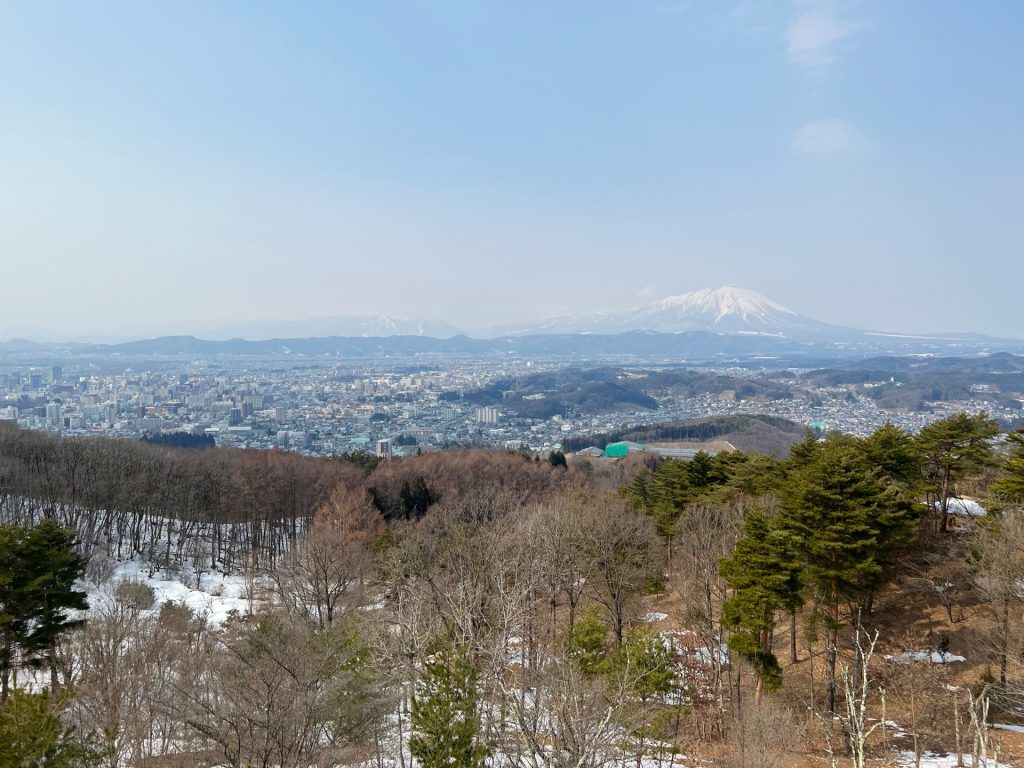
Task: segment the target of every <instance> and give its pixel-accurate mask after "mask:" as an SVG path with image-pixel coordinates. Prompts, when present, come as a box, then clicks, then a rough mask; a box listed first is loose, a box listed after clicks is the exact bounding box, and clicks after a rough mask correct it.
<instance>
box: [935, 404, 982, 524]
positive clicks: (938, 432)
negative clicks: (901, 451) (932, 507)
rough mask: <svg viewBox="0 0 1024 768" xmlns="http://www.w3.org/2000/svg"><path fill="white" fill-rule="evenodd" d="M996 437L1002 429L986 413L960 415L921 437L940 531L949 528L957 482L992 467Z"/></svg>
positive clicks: (937, 425)
mask: <svg viewBox="0 0 1024 768" xmlns="http://www.w3.org/2000/svg"><path fill="white" fill-rule="evenodd" d="M997 434H999V425H998V424H997V423H996V421H995V419H990V418H989V417H988V414H986V413H981V414H978V415H975V416H972V415H970V414H966V413H958V414H956V415H955V416H950V417H949V418H947V419H942V420H941V421H935V422H932V423H931V424H929V425H928V426H926V427H924V428H923V429H922V430H921V431H920V432H919V433H918V435H917V446H918V449H919V450H920V451H921V454H922V455H923V456H924V465H925V471H926V476H927V478H928V479H929V480H930V481H931V484H932V487H933V489H934V494H935V499H936V502H937V504H938V508H939V514H940V518H941V521H942V523H941V525H940V530H941V531H943V532H945V531H946V530H948V527H949V500H950V499H951V498H953V497H954V496H955V495H956V484H957V482H958V481H959V480H961V479H962V478H963V477H964V476H965V475H968V474H970V473H971V472H978V471H980V470H982V469H984V468H985V467H987V466H990V465H991V464H992V457H993V451H992V443H991V441H992V438H994V437H995V436H996V435H997Z"/></svg>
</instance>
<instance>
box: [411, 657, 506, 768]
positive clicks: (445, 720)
mask: <svg viewBox="0 0 1024 768" xmlns="http://www.w3.org/2000/svg"><path fill="white" fill-rule="evenodd" d="M476 687H477V673H476V669H475V668H474V667H473V665H472V663H471V662H470V660H469V658H468V655H467V653H466V650H465V649H464V648H462V647H461V646H458V645H454V644H453V643H451V642H446V643H440V644H435V645H434V646H433V648H432V649H431V651H430V656H429V657H428V659H427V661H426V662H425V663H424V669H423V676H422V677H421V678H420V680H419V682H418V683H417V685H416V695H415V696H414V697H413V701H412V729H413V731H414V735H413V736H412V737H411V738H410V739H409V751H410V753H411V754H412V756H413V757H415V758H416V759H417V760H418V761H419V762H420V765H422V766H423V768H482V767H483V764H484V760H485V759H486V757H487V755H488V754H489V750H488V749H487V747H485V746H484V745H483V744H482V743H481V742H480V713H479V711H478V705H477V688H476Z"/></svg>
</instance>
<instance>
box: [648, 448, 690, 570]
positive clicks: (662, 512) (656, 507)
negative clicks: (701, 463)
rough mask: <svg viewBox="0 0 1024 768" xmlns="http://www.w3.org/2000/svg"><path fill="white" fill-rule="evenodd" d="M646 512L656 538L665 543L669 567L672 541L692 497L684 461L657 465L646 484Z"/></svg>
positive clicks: (687, 469) (671, 461)
mask: <svg viewBox="0 0 1024 768" xmlns="http://www.w3.org/2000/svg"><path fill="white" fill-rule="evenodd" d="M646 490H647V503H648V508H647V509H648V512H649V514H650V515H651V517H653V518H654V527H655V530H656V531H657V533H658V536H659V537H660V538H661V539H662V541H664V542H665V549H666V552H667V554H668V561H669V563H671V562H672V540H673V539H674V538H675V537H676V533H677V528H676V526H677V524H678V522H679V518H680V516H681V515H682V514H683V508H684V507H685V506H686V504H687V503H688V502H689V501H690V500H691V498H692V497H693V490H692V488H691V486H690V470H689V468H688V467H687V465H686V462H684V461H677V460H669V461H663V462H661V464H659V465H658V466H657V467H656V468H655V470H654V472H653V473H652V474H651V478H650V481H649V482H648V483H647V489H646Z"/></svg>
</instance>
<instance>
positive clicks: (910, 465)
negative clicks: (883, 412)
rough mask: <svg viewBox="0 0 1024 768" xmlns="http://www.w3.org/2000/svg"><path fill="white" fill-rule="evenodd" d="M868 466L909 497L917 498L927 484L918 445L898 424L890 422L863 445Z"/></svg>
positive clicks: (862, 442)
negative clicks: (921, 487)
mask: <svg viewBox="0 0 1024 768" xmlns="http://www.w3.org/2000/svg"><path fill="white" fill-rule="evenodd" d="M860 445H861V448H862V449H863V451H864V456H865V459H866V460H867V462H868V464H869V465H870V466H871V467H873V468H875V469H876V470H877V471H878V472H879V473H880V474H881V476H882V477H883V478H885V479H887V480H889V481H891V482H893V483H895V484H896V485H897V486H898V487H899V488H900V489H901V490H903V491H904V492H905V493H907V494H908V495H914V496H916V493H915V492H917V491H919V490H920V486H921V483H922V482H923V480H924V477H923V475H922V472H921V470H922V461H923V459H922V456H921V451H920V448H919V446H918V444H917V441H915V440H914V438H913V437H912V436H910V435H908V434H907V433H906V432H904V431H903V430H902V429H900V428H899V427H897V426H896V425H895V424H892V423H890V422H886V423H885V424H884V425H883V426H881V427H879V428H878V429H876V430H875V431H874V432H872V433H871V434H870V435H869V436H868V437H866V438H864V440H863V441H861V443H860Z"/></svg>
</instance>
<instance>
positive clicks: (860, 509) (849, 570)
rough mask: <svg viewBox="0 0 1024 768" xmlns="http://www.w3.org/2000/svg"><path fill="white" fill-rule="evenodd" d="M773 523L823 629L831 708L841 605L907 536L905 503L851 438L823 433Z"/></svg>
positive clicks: (865, 587) (909, 515)
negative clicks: (784, 537) (788, 545)
mask: <svg viewBox="0 0 1024 768" xmlns="http://www.w3.org/2000/svg"><path fill="white" fill-rule="evenodd" d="M779 524H780V528H782V529H784V530H786V531H787V532H788V534H789V535H790V536H791V537H792V538H791V541H792V543H793V547H794V550H793V551H794V553H795V554H796V556H797V558H798V559H799V561H800V563H801V565H802V574H803V580H804V583H805V584H807V585H808V586H810V587H812V588H813V589H814V592H815V594H816V596H817V599H818V603H819V610H820V611H821V619H822V622H823V625H824V627H825V632H826V674H827V686H828V708H829V711H830V712H834V711H835V703H836V686H835V666H836V655H837V652H838V640H839V630H840V628H841V626H842V623H841V620H840V606H841V605H842V604H843V603H844V602H846V601H858V600H860V601H867V600H869V599H870V597H871V595H873V594H874V592H875V591H876V590H877V589H878V588H879V587H880V586H881V585H882V584H883V583H884V581H885V579H886V577H887V572H886V565H887V563H888V562H889V560H890V558H891V556H892V553H894V552H896V551H898V550H899V548H900V547H902V546H904V545H905V544H907V543H908V542H909V541H911V540H912V539H913V536H914V532H915V530H916V529H915V516H914V513H913V509H912V507H911V506H910V505H909V504H908V503H907V502H906V501H905V500H904V499H901V498H900V496H899V493H898V491H897V490H896V489H895V488H894V487H893V486H892V485H891V484H886V483H884V482H882V481H881V480H880V479H879V478H878V477H877V476H876V475H875V474H874V473H873V472H872V471H871V470H870V468H869V467H867V466H866V464H865V462H864V459H863V452H862V451H861V450H860V448H859V447H858V446H857V445H856V444H855V443H850V442H848V441H847V440H839V439H830V440H828V441H827V442H826V443H825V444H823V445H822V446H821V449H820V452H819V453H818V455H817V457H816V458H815V459H814V460H813V461H812V462H811V463H810V464H809V465H807V466H806V467H803V468H802V469H800V471H798V472H796V473H794V475H793V477H792V478H791V481H790V487H789V488H788V490H787V492H786V495H785V498H784V501H783V514H782V517H781V519H780V521H779Z"/></svg>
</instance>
